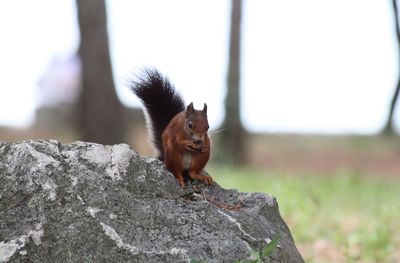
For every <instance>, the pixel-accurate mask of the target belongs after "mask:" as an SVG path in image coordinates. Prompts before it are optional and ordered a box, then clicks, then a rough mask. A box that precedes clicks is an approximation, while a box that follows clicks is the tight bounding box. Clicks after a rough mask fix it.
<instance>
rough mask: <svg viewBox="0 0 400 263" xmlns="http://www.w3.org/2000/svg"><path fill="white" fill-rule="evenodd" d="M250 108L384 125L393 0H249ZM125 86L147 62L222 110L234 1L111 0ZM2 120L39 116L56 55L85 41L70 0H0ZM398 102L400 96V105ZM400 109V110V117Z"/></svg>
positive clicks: (129, 98)
mask: <svg viewBox="0 0 400 263" xmlns="http://www.w3.org/2000/svg"><path fill="white" fill-rule="evenodd" d="M245 2H246V3H245V6H244V7H245V8H244V15H243V28H242V29H243V31H242V32H243V48H242V73H243V74H242V95H243V110H242V119H243V122H244V124H245V126H246V127H247V128H248V129H250V130H252V131H274V132H279V131H284V132H321V133H375V132H378V131H379V129H381V127H382V125H383V123H384V120H385V118H386V115H387V110H388V103H389V98H390V96H391V94H392V92H393V90H394V87H395V84H396V78H397V74H398V73H397V71H398V65H397V57H398V53H397V46H396V42H395V38H394V25H393V18H392V12H391V9H390V8H391V6H390V1H388V0H387V1H378V0H352V1H348V0H347V1H346V0H303V1H298V0H286V1H271V0H268V1H267V0H251V1H245ZM108 8H109V10H108V11H109V34H110V41H111V53H112V57H113V66H114V75H115V80H116V83H117V86H118V94H119V96H120V98H121V100H122V101H123V102H124V103H125V104H129V105H135V106H138V105H139V103H138V101H137V100H136V98H135V97H134V96H133V95H132V94H131V93H130V91H129V90H128V89H127V88H126V87H125V86H124V83H125V82H126V78H127V77H129V76H130V74H132V73H135V72H137V71H138V69H139V68H140V67H142V66H155V67H157V68H159V69H160V70H161V71H163V72H164V73H166V74H167V75H168V76H169V77H170V79H171V81H172V82H173V83H174V84H175V86H176V87H177V88H178V89H179V90H180V91H181V92H182V93H183V95H184V97H185V99H186V100H187V102H190V101H194V102H195V106H197V107H201V105H202V103H203V102H207V104H208V109H209V110H208V112H209V118H210V123H211V126H212V128H213V127H214V128H215V127H217V125H218V124H219V123H220V121H221V120H222V116H223V107H222V103H223V96H224V94H225V75H226V61H227V51H228V50H227V47H228V32H229V24H228V23H229V15H230V14H229V12H230V1H228V0H224V1H212V0H202V1H199V0H198V1H184V0H170V1H162V0H157V1H156V0H147V1H123V0H113V1H108ZM0 34H1V39H2V41H1V44H0V58H1V59H0V72H2V73H1V76H0V98H1V103H0V125H2V124H3V125H17V126H21V125H22V126H23V125H27V124H29V123H30V122H31V121H32V119H33V113H34V107H35V104H36V98H37V97H38V95H37V94H35V92H36V91H35V90H36V86H37V83H38V81H39V80H40V78H41V77H42V75H43V74H44V71H45V70H46V68H47V66H48V64H49V62H50V60H51V59H52V58H53V57H54V56H56V55H61V56H68V55H69V54H72V53H74V51H75V50H76V48H77V45H78V33H77V24H76V11H75V2H74V1H73V0H58V1H52V0H37V1H22V0H14V1H7V2H4V3H2V4H0ZM399 108H400V107H399ZM399 111H400V109H399V110H398V113H397V122H398V123H399V122H400V114H399V113H400V112H399Z"/></svg>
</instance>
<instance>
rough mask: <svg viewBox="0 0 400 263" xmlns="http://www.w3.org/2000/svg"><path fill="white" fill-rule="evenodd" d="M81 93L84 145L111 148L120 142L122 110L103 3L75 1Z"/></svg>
mask: <svg viewBox="0 0 400 263" xmlns="http://www.w3.org/2000/svg"><path fill="white" fill-rule="evenodd" d="M76 4H77V9H78V21H79V30H80V46H79V55H80V58H81V63H82V90H81V94H80V98H79V101H78V112H79V113H78V118H79V119H78V123H79V126H80V127H79V128H80V130H81V132H82V136H83V139H84V140H85V141H91V142H97V143H102V144H115V143H120V142H123V140H124V133H123V132H124V127H123V126H124V116H123V112H124V111H123V106H122V105H121V103H120V102H119V100H118V98H117V95H116V92H115V86H114V80H113V75H112V68H111V61H110V53H109V46H108V34H107V15H106V5H105V1H104V0H77V1H76Z"/></svg>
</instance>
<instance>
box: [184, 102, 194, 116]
mask: <svg viewBox="0 0 400 263" xmlns="http://www.w3.org/2000/svg"><path fill="white" fill-rule="evenodd" d="M193 111H194V107H193V102H191V103H190V104H189V105H188V106H187V107H186V112H185V115H186V117H189V115H190V114H192V113H193Z"/></svg>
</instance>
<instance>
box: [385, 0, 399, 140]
mask: <svg viewBox="0 0 400 263" xmlns="http://www.w3.org/2000/svg"><path fill="white" fill-rule="evenodd" d="M392 6H393V13H394V22H395V23H396V25H395V28H396V37H397V43H398V46H399V47H400V28H399V12H398V9H397V1H396V0H392ZM399 54H400V50H399ZM399 62H400V60H399ZM399 91H400V74H399V79H398V81H397V86H396V89H395V91H394V93H393V97H392V100H391V102H390V108H389V116H388V118H387V121H386V125H385V128H384V130H383V131H384V133H385V134H394V133H395V131H394V110H395V109H396V104H397V101H398V97H399Z"/></svg>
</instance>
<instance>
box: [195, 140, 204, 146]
mask: <svg viewBox="0 0 400 263" xmlns="http://www.w3.org/2000/svg"><path fill="white" fill-rule="evenodd" d="M193 142H194V143H195V144H197V145H199V144H201V143H202V142H203V141H202V140H200V139H197V140H194V141H193Z"/></svg>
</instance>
